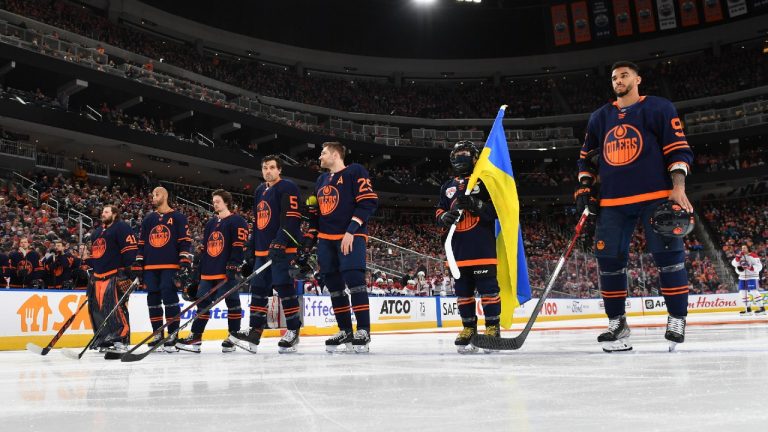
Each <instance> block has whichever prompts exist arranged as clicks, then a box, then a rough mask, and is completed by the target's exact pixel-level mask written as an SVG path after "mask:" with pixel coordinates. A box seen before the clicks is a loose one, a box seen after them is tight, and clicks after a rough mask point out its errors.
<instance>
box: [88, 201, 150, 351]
mask: <svg viewBox="0 0 768 432" xmlns="http://www.w3.org/2000/svg"><path fill="white" fill-rule="evenodd" d="M101 223H102V225H101V226H99V227H97V228H96V229H95V230H94V232H93V234H91V240H92V241H93V243H92V244H91V252H90V254H89V255H88V256H87V258H88V259H87V261H86V262H87V263H88V265H89V266H90V267H91V268H92V269H93V274H92V275H91V279H90V281H89V283H88V290H87V294H88V311H89V312H90V314H91V323H92V324H93V329H94V332H95V331H96V330H97V329H98V328H99V327H100V326H101V325H102V323H104V320H105V318H106V317H107V315H108V314H109V313H110V312H111V311H112V309H114V308H115V306H116V305H117V303H118V301H119V299H120V297H122V295H123V292H124V290H125V289H126V288H127V287H128V286H129V285H130V283H131V281H133V280H134V279H135V278H136V273H135V272H134V271H133V269H132V267H133V265H134V262H135V261H136V252H137V251H138V245H137V242H136V238H135V237H134V235H133V231H132V230H131V227H130V226H128V224H127V223H125V222H124V221H122V220H120V212H119V211H118V209H117V206H114V205H107V206H104V208H103V209H102V211H101ZM105 326H106V327H105V330H104V331H102V332H101V333H100V334H99V337H98V339H96V340H94V341H93V345H92V346H93V347H94V348H96V347H99V348H106V351H107V352H112V353H118V354H119V353H124V352H126V351H127V345H128V343H129V341H130V334H131V328H130V324H129V322H128V307H127V304H126V303H125V302H124V303H123V304H122V305H120V306H119V307H118V309H117V310H116V311H115V313H114V314H112V317H111V318H110V319H109V321H108V322H107V323H106V324H105Z"/></svg>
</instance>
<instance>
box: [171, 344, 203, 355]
mask: <svg viewBox="0 0 768 432" xmlns="http://www.w3.org/2000/svg"><path fill="white" fill-rule="evenodd" d="M176 348H178V350H179V351H186V352H191V353H194V354H200V349H199V348H198V349H197V350H194V349H191V348H182V347H180V346H178V345H176Z"/></svg>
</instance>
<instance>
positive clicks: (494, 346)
mask: <svg viewBox="0 0 768 432" xmlns="http://www.w3.org/2000/svg"><path fill="white" fill-rule="evenodd" d="M589 214H590V213H589V210H588V209H584V212H583V213H582V214H581V218H579V222H578V223H577V224H576V232H574V233H573V237H571V242H570V243H568V249H566V250H565V252H563V254H562V255H560V259H559V260H558V261H557V266H556V267H555V271H554V272H553V273H552V275H551V276H550V277H549V282H547V287H546V289H544V292H543V293H541V298H539V301H538V302H537V303H536V307H535V308H534V309H533V313H532V314H531V317H530V318H528V323H526V324H525V328H524V329H523V331H522V332H521V333H520V334H519V335H517V336H516V337H513V338H502V337H494V336H487V335H481V334H476V335H474V336H472V345H474V346H476V347H478V348H484V349H489V350H502V351H503V350H516V349H520V347H522V346H523V343H524V342H525V339H526V338H527V337H528V333H530V332H531V328H532V327H533V323H534V322H536V318H537V317H538V316H539V312H541V308H542V307H543V306H544V301H545V300H546V299H547V296H548V295H549V292H550V291H552V288H553V287H554V286H555V281H556V280H557V276H558V275H559V274H560V270H562V269H563V266H564V265H565V261H566V260H567V259H568V257H569V256H570V255H571V252H572V251H573V247H574V246H575V245H576V240H578V239H579V237H580V236H581V230H582V228H584V224H585V223H586V222H587V217H588V216H589Z"/></svg>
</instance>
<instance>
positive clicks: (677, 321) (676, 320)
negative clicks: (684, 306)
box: [664, 315, 685, 352]
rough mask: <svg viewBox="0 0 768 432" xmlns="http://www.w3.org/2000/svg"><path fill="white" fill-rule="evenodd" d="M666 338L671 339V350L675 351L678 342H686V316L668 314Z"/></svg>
mask: <svg viewBox="0 0 768 432" xmlns="http://www.w3.org/2000/svg"><path fill="white" fill-rule="evenodd" d="M664 338H665V339H666V340H668V341H669V352H672V351H674V350H675V347H676V346H677V344H680V343H683V342H685V317H676V316H674V315H670V316H668V317H667V331H666V332H665V333H664Z"/></svg>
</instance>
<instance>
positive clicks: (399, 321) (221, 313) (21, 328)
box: [0, 290, 742, 349]
mask: <svg viewBox="0 0 768 432" xmlns="http://www.w3.org/2000/svg"><path fill="white" fill-rule="evenodd" d="M240 299H241V304H242V308H243V311H244V315H245V316H247V315H248V305H249V303H250V295H248V294H241V295H240ZM84 300H85V293H84V292H83V291H51V290H3V291H0V349H9V348H10V347H9V345H8V341H7V339H9V338H14V339H17V340H16V345H15V346H16V347H18V346H19V345H18V343H19V340H18V338H35V337H37V338H41V337H43V336H45V337H52V336H53V335H54V334H56V332H57V331H58V330H59V328H61V325H62V324H63V323H64V321H66V319H68V318H69V317H70V316H71V315H72V313H73V312H74V311H75V310H76V308H77V305H79V304H80V302H82V301H84ZM537 301H538V300H537V299H532V300H531V301H529V302H527V303H526V304H524V305H522V306H521V307H519V308H517V309H516V310H515V314H514V321H515V323H520V322H523V321H526V320H527V319H528V318H529V317H530V315H531V313H532V312H533V309H534V307H535V306H536V302H537ZM271 302H272V303H271V304H270V315H271V317H270V318H271V319H270V322H274V321H275V320H277V319H278V314H279V301H278V300H277V298H275V297H273V299H272V300H271ZM741 303H742V302H741V299H740V298H739V295H738V294H737V293H729V294H710V295H692V296H690V298H689V310H690V311H691V312H693V313H696V312H717V311H721V312H722V311H734V310H738V309H739V308H740V307H741ZM186 305H188V302H182V308H184V307H185V306H186ZM475 310H476V312H477V314H478V317H479V318H480V319H481V320H482V319H483V310H482V307H481V306H480V302H479V299H478V300H477V303H476V308H475ZM192 313H193V312H192V311H190V312H187V313H186V314H184V315H183V316H182V321H184V320H186V319H189V318H191V317H192V316H193V315H192ZM627 313H628V315H631V316H637V315H654V314H663V313H666V309H665V306H664V299H663V297H648V298H638V297H631V298H628V299H627ZM370 314H371V324H372V329H373V331H388V330H408V329H424V328H437V327H444V326H446V327H447V326H458V325H460V321H461V320H460V317H459V314H458V307H457V306H456V298H455V297H447V298H436V297H371V298H370ZM210 315H211V319H210V321H209V322H208V325H207V327H206V330H212V331H213V332H212V334H214V335H216V336H219V335H220V334H225V333H223V332H226V329H227V308H226V305H224V304H223V303H221V304H219V305H217V306H216V307H215V308H213V309H212V310H211V314H210ZM129 316H130V322H131V330H132V332H133V333H134V334H136V335H142V334H147V333H149V332H151V326H150V323H149V316H148V312H147V307H146V294H145V293H141V292H139V293H134V294H132V296H131V301H130V303H129ZM603 316H604V308H603V301H602V300H601V299H547V300H546V301H545V303H544V306H543V307H542V310H541V313H540V315H539V319H540V320H541V321H549V320H561V319H565V320H567V319H580V318H596V317H603ZM353 320H354V315H353ZM241 323H242V325H243V327H245V326H247V325H248V318H246V317H244V319H243V321H242V322H241ZM304 327H305V330H306V332H307V333H308V334H328V333H330V332H333V331H334V330H335V328H336V318H335V316H334V314H333V308H332V306H331V300H330V297H327V296H304ZM66 335H67V336H65V338H66V337H69V336H78V337H80V338H81V339H82V338H85V337H86V336H88V335H92V329H91V324H90V320H89V319H88V315H87V311H85V310H83V311H82V312H81V314H80V315H78V317H77V318H76V319H75V322H74V324H73V325H72V327H71V328H70V329H69V330H68V331H67V333H66ZM221 337H223V336H221ZM86 340H87V339H86ZM40 341H41V340H40V339H37V340H36V343H37V342H40ZM45 342H47V341H45ZM43 344H44V343H43Z"/></svg>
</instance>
